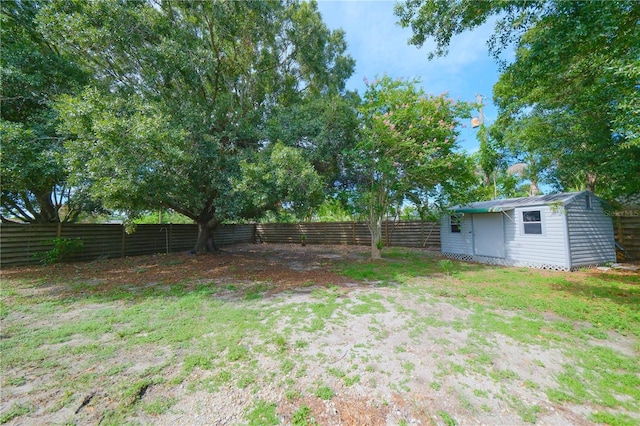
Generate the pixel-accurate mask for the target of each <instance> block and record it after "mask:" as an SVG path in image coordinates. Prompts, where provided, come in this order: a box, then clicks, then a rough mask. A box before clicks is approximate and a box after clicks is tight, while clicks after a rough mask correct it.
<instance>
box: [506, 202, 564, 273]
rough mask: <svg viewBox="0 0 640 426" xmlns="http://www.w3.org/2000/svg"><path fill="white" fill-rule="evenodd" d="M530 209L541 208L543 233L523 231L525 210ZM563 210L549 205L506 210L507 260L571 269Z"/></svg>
mask: <svg viewBox="0 0 640 426" xmlns="http://www.w3.org/2000/svg"><path fill="white" fill-rule="evenodd" d="M530 210H540V216H541V222H542V234H525V233H524V225H523V219H522V212H524V211H530ZM561 210H562V209H559V210H558V209H551V208H550V207H549V206H534V207H522V208H517V209H514V210H510V211H507V212H505V213H506V216H505V256H506V259H509V260H513V261H516V262H519V263H522V264H526V263H531V264H539V265H557V266H563V267H567V268H569V267H570V265H569V261H568V259H567V252H566V247H567V246H566V232H565V229H566V226H565V217H564V213H563V212H562V211H561ZM507 216H508V217H507Z"/></svg>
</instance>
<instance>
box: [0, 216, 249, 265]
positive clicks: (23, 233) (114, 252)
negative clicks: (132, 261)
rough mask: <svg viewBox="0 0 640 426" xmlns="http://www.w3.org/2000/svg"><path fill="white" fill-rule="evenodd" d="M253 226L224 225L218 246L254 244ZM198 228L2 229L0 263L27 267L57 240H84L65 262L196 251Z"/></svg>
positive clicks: (83, 226) (217, 238) (13, 226)
mask: <svg viewBox="0 0 640 426" xmlns="http://www.w3.org/2000/svg"><path fill="white" fill-rule="evenodd" d="M254 230H255V226H254V225H222V226H220V227H218V229H217V230H216V232H215V234H214V241H215V242H216V244H217V245H219V246H225V245H230V244H236V243H246V242H253V241H254ZM197 237H198V226H197V225H189V224H162V225H138V226H136V228H135V231H134V232H131V233H127V232H126V231H125V228H124V226H122V225H118V224H51V225H31V224H26V225H16V224H2V225H1V226H0V264H1V265H2V266H8V265H28V264H35V263H38V262H39V259H38V258H37V255H38V254H39V253H44V252H46V251H48V250H50V249H51V248H53V242H52V240H53V239H54V238H69V239H80V240H82V243H83V245H82V250H81V251H79V252H78V253H74V254H72V255H70V256H69V257H68V258H67V259H66V260H69V261H73V260H95V259H106V258H117V257H125V256H137V255H142V254H154V253H165V252H176V251H186V250H190V249H192V248H193V246H194V244H195V241H196V238H197Z"/></svg>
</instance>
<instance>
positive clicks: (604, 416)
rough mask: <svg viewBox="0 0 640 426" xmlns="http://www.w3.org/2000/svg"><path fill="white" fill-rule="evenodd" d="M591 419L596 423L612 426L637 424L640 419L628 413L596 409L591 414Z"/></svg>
mask: <svg viewBox="0 0 640 426" xmlns="http://www.w3.org/2000/svg"><path fill="white" fill-rule="evenodd" d="M589 420H591V421H592V422H595V423H604V424H606V425H610V426H636V425H637V424H638V419H634V418H632V417H631V416H629V415H627V414H622V413H606V412H602V411H596V412H595V413H592V414H591V415H590V416H589Z"/></svg>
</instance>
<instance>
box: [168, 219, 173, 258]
mask: <svg viewBox="0 0 640 426" xmlns="http://www.w3.org/2000/svg"><path fill="white" fill-rule="evenodd" d="M172 234H173V223H170V224H169V247H168V248H167V249H168V250H169V252H171V251H172V250H171V244H172V241H171V236H172Z"/></svg>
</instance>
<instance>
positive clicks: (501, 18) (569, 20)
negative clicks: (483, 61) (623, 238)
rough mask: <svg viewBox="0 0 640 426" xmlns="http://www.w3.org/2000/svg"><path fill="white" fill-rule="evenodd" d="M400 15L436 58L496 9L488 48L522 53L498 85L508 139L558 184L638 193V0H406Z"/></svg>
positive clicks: (499, 126) (502, 129) (501, 128)
mask: <svg viewBox="0 0 640 426" xmlns="http://www.w3.org/2000/svg"><path fill="white" fill-rule="evenodd" d="M396 14H397V15H398V16H399V17H400V23H401V24H402V25H404V26H411V28H412V30H413V32H414V36H413V38H412V39H411V42H412V43H414V44H416V45H422V44H423V43H424V42H425V41H426V40H427V39H428V38H430V37H432V38H434V39H435V41H436V48H435V51H434V52H432V55H442V54H446V53H447V47H448V45H449V43H450V41H451V38H452V37H453V36H455V35H456V34H459V33H461V32H463V31H466V30H471V29H473V28H475V27H477V26H479V25H481V24H483V23H484V22H486V21H487V20H488V19H489V18H490V17H492V16H496V17H497V18H496V29H495V33H494V35H493V37H492V38H491V39H490V41H489V46H490V50H491V52H492V53H493V54H494V55H495V56H496V57H499V56H500V54H501V52H503V51H504V50H505V49H507V48H511V47H514V48H515V51H516V55H515V59H514V61H513V62H512V63H510V64H506V63H504V62H503V63H502V64H503V73H502V75H501V77H500V81H499V82H498V84H497V85H496V86H495V88H494V98H495V101H496V103H497V104H498V106H499V108H500V116H499V119H498V122H497V123H496V127H495V129H494V130H493V131H494V134H499V133H502V137H499V139H500V140H501V141H502V143H503V145H504V146H505V147H508V148H511V149H512V153H513V157H514V158H516V157H518V156H520V157H522V156H523V155H524V154H528V157H529V158H530V159H531V160H532V161H533V162H534V163H535V164H534V165H533V168H535V167H541V166H544V167H543V169H541V170H538V172H537V173H538V174H539V177H542V178H543V179H545V178H546V180H547V181H548V182H552V183H555V184H556V186H557V187H558V189H569V188H588V189H591V190H594V191H596V192H598V193H600V194H602V195H605V196H610V197H616V196H618V195H626V194H632V193H635V192H638V191H640V180H639V179H637V174H638V170H640V127H639V125H638V123H639V121H638V114H637V112H638V110H640V104H639V95H638V83H639V78H640V61H639V60H638V58H640V32H638V22H639V20H640V3H638V2H635V1H631V0H629V1H615V2H613V1H611V2H603V1H595V0H590V1H573V0H536V1H523V0H511V1H487V2H477V1H472V0H456V1H439V0H410V1H407V2H405V3H403V4H400V5H399V6H398V7H397V8H396ZM533 168H532V170H533Z"/></svg>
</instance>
